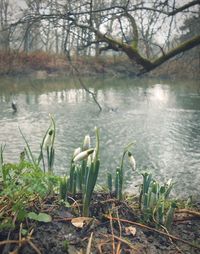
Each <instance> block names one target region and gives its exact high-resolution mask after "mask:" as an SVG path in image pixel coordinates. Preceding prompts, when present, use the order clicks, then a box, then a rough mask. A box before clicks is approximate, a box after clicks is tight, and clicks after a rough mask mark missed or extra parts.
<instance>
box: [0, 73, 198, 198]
mask: <svg viewBox="0 0 200 254" xmlns="http://www.w3.org/2000/svg"><path fill="white" fill-rule="evenodd" d="M84 82H85V84H86V85H87V86H88V87H89V88H90V89H91V90H92V91H95V92H96V93H97V99H98V101H99V102H100V104H101V106H102V108H103V110H102V112H99V111H98V107H97V106H96V105H95V104H94V102H93V100H92V98H91V97H90V95H89V94H88V93H86V92H85V90H83V89H82V88H81V86H80V85H79V84H78V83H77V81H76V80H64V79H63V80H56V79H49V80H36V79H35V80H31V79H25V78H23V79H22V78H17V79H11V78H4V79H3V78H1V79H0V144H6V148H5V160H6V161H13V162H16V161H17V160H18V159H19V153H20V152H21V151H22V150H23V148H24V141H23V139H22V137H21V134H20V132H19V127H20V128H21V130H22V132H23V133H24V135H25V136H26V138H27V140H28V141H29V144H30V146H31V148H32V150H33V152H34V153H35V154H38V151H39V144H40V142H41V140H42V137H43V134H44V133H45V131H46V129H47V127H48V126H49V122H50V121H49V113H51V114H52V115H53V116H54V117H55V120H56V125H57V135H56V144H55V146H56V157H55V171H56V172H57V173H58V174H63V173H66V172H68V169H69V161H70V158H71V155H72V153H73V150H74V149H75V148H76V147H78V146H80V145H81V144H82V141H83V138H84V135H86V134H90V136H91V137H92V140H93V141H92V142H93V144H94V127H95V126H98V127H99V128H100V136H101V169H100V175H99V182H100V183H103V184H106V172H107V171H109V172H114V171H115V168H116V166H118V165H119V163H120V159H121V155H122V153H123V149H124V147H125V146H126V145H127V144H129V143H131V142H134V146H133V148H131V151H132V153H133V154H134V157H135V159H136V163H137V171H138V172H140V171H143V170H144V169H148V170H149V171H151V172H152V173H153V175H154V177H155V178H156V179H158V180H162V181H165V180H167V179H169V178H172V179H173V181H175V182H176V186H175V191H174V193H175V195H177V196H185V195H187V196H189V195H195V194H197V193H199V191H200V184H199V183H200V83H199V82H198V81H196V82H195V81H179V82H178V81H168V80H164V81H163V80H153V79H151V80H147V79H119V78H110V79H109V78H106V79H94V78H91V79H88V80H84ZM12 100H15V101H16V103H17V107H18V111H17V113H13V110H12V108H11V102H12ZM125 174H126V187H127V189H128V190H129V191H134V190H135V186H136V185H137V184H138V183H140V182H141V176H140V175H139V174H138V173H137V172H132V171H131V169H130V167H129V166H128V164H127V163H126V162H125Z"/></svg>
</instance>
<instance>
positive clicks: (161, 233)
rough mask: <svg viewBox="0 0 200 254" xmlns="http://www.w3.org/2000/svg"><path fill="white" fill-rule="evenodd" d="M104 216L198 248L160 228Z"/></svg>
mask: <svg viewBox="0 0 200 254" xmlns="http://www.w3.org/2000/svg"><path fill="white" fill-rule="evenodd" d="M105 217H106V218H107V219H109V220H110V219H111V218H112V220H115V221H118V220H120V221H121V222H125V223H129V224H132V225H135V226H138V227H141V228H145V229H147V230H150V231H153V232H156V233H158V234H160V235H163V236H167V237H170V238H171V239H173V240H175V241H179V242H182V243H185V244H187V245H189V246H191V247H194V248H196V249H200V246H197V245H195V244H193V243H191V242H188V241H186V240H183V239H181V238H179V237H177V236H174V235H171V234H168V233H165V232H162V231H160V230H158V229H155V228H151V227H149V226H146V225H144V224H141V223H138V222H134V221H129V220H125V219H119V218H114V217H110V216H108V215H105Z"/></svg>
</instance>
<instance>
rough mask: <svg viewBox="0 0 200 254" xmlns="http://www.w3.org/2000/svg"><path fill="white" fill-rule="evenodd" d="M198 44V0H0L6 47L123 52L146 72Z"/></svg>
mask: <svg viewBox="0 0 200 254" xmlns="http://www.w3.org/2000/svg"><path fill="white" fill-rule="evenodd" d="M199 44H200V0H190V1H185V3H184V1H179V0H148V1H147V0H79V1H77V0H21V1H14V0H0V49H1V50H4V51H7V50H10V49H15V50H20V51H25V52H32V51H36V50H42V51H46V52H55V53H57V54H60V53H61V54H62V53H66V54H68V55H70V56H72V55H73V56H79V55H82V56H97V57H98V56H99V55H100V54H125V55H127V56H128V58H129V59H130V60H131V62H132V63H133V64H134V66H137V68H138V72H139V73H144V72H148V71H150V70H153V69H155V68H156V67H157V66H160V65H161V64H162V63H164V62H166V61H167V60H169V59H171V58H173V57H175V56H177V55H179V54H180V53H182V52H185V51H188V50H190V49H192V48H194V47H197V46H198V45H199ZM197 48H198V50H199V47H197Z"/></svg>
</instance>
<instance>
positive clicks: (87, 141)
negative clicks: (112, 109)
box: [83, 135, 90, 151]
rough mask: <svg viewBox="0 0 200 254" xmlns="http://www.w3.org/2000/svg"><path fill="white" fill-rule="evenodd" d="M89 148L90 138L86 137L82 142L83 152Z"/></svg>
mask: <svg viewBox="0 0 200 254" xmlns="http://www.w3.org/2000/svg"><path fill="white" fill-rule="evenodd" d="M89 148H90V136H89V135H86V136H85V138H84V141H83V151H85V150H88V149H89Z"/></svg>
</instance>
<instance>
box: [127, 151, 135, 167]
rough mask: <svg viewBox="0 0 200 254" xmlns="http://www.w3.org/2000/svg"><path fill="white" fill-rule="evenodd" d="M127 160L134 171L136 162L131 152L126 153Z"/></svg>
mask: <svg viewBox="0 0 200 254" xmlns="http://www.w3.org/2000/svg"><path fill="white" fill-rule="evenodd" d="M128 159H129V163H130V166H131V168H132V170H133V171H134V170H135V168H136V162H135V159H134V157H133V155H132V153H131V152H128Z"/></svg>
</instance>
